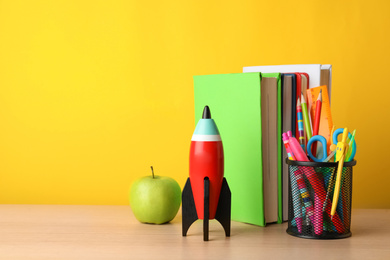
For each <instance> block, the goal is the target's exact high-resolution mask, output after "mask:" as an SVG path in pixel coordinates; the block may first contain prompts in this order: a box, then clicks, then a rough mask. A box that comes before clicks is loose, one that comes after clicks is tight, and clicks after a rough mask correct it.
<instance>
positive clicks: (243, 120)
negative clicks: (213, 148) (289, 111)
mask: <svg viewBox="0 0 390 260" xmlns="http://www.w3.org/2000/svg"><path fill="white" fill-rule="evenodd" d="M263 77H267V78H274V80H272V82H274V83H275V84H276V85H275V87H276V88H277V89H276V93H277V107H278V108H279V107H280V105H281V98H280V93H281V81H280V74H279V73H267V74H263ZM261 82H262V74H261V73H235V74H219V75H204V76H194V91H195V121H196V122H198V120H199V119H200V118H201V114H202V111H203V108H204V106H205V105H208V106H209V107H210V110H211V115H212V118H213V119H214V120H215V122H216V124H217V127H218V129H219V132H220V135H221V138H222V142H223V146H224V159H225V177H226V179H227V181H228V184H229V186H230V189H231V192H232V220H235V221H240V222H245V223H250V224H255V225H260V226H265V224H266V222H267V223H270V222H278V223H281V220H282V218H281V214H282V207H281V205H279V204H280V203H279V201H280V202H281V196H280V199H279V191H280V193H281V181H280V182H279V179H281V178H279V175H281V161H282V159H281V150H278V154H280V155H279V156H277V158H276V160H277V164H278V165H280V167H277V168H278V169H277V174H278V176H277V183H276V184H275V183H274V184H275V185H276V187H275V188H274V189H271V191H272V192H276V194H277V195H276V196H277V201H276V202H275V203H276V204H275V205H273V208H274V209H272V212H274V210H275V212H276V213H275V214H276V219H267V220H266V218H265V205H264V185H268V184H267V183H264V182H263V180H264V179H263V141H262V111H261V100H262V97H261ZM274 83H272V84H274ZM277 114H278V118H277V119H276V120H277V130H278V132H277V135H278V136H281V127H279V126H281V109H277ZM279 139H280V138H278V142H280V143H279V144H280V145H281V144H282V143H281V139H280V140H279ZM280 145H278V147H281V146H280ZM275 149H278V148H277V147H275ZM274 159H275V158H274ZM279 168H280V169H279ZM279 183H280V188H278V186H279ZM267 187H268V186H267ZM275 189H276V190H275ZM267 209H268V207H267ZM270 211H271V209H270Z"/></svg>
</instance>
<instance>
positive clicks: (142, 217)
mask: <svg viewBox="0 0 390 260" xmlns="http://www.w3.org/2000/svg"><path fill="white" fill-rule="evenodd" d="M151 168H152V176H145V177H142V178H139V179H137V180H135V181H134V182H133V184H132V185H131V188H130V207H131V209H132V210H133V213H134V215H135V217H136V218H137V219H138V221H140V222H142V223H153V224H163V223H167V222H169V221H171V220H172V219H173V218H174V217H175V216H176V214H177V212H178V211H179V208H180V203H181V189H180V186H179V184H178V183H177V182H176V181H175V180H174V179H172V178H170V177H163V176H157V175H156V176H155V175H154V172H153V167H151Z"/></svg>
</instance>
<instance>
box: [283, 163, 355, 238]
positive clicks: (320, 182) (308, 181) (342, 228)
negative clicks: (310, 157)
mask: <svg viewBox="0 0 390 260" xmlns="http://www.w3.org/2000/svg"><path fill="white" fill-rule="evenodd" d="M286 162H287V164H288V174H289V196H288V197H289V202H288V228H287V230H286V231H287V233H288V234H290V235H292V236H297V237H301V238H312V239H336V238H346V237H350V236H351V230H350V227H351V205H352V166H354V165H356V161H355V160H354V161H351V162H344V165H343V169H342V175H341V181H340V193H339V198H338V200H337V208H336V212H335V214H334V215H333V217H332V216H331V209H332V202H333V196H334V194H333V193H334V187H335V183H336V175H337V168H338V163H334V162H327V163H317V162H301V161H291V160H289V159H286Z"/></svg>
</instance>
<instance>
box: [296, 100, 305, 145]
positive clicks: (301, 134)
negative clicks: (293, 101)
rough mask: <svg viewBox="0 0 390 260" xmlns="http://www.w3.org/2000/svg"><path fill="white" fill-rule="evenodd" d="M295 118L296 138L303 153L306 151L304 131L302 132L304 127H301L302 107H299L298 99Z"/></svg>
mask: <svg viewBox="0 0 390 260" xmlns="http://www.w3.org/2000/svg"><path fill="white" fill-rule="evenodd" d="M297 117H298V135H297V137H298V140H299V143H300V144H301V146H302V149H303V151H305V150H306V147H305V130H304V126H303V116H302V105H301V102H300V100H299V98H298V100H297Z"/></svg>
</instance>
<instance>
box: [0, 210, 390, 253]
mask: <svg viewBox="0 0 390 260" xmlns="http://www.w3.org/2000/svg"><path fill="white" fill-rule="evenodd" d="M202 227H203V225H202V222H201V221H197V222H195V223H194V224H193V226H191V227H190V229H189V232H188V235H187V237H182V236H181V216H180V213H179V215H178V216H177V217H176V218H175V219H174V220H173V221H172V223H170V224H165V225H148V224H141V223H139V222H138V221H137V220H136V219H135V218H134V216H133V213H132V212H131V209H130V207H128V206H63V205H0V259H7V260H8V259H23V260H26V259H40V260H44V259H272V260H274V259H300V260H301V259H327V260H329V259H364V260H367V259H376V260H377V259H390V210H389V209H386V210H360V209H354V210H353V211H352V226H351V231H352V237H350V238H346V239H339V240H311V239H302V238H297V237H293V236H290V235H288V234H287V233H286V228H287V224H286V223H284V224H281V225H278V224H273V225H268V226H267V227H265V228H263V227H258V226H253V225H248V224H244V223H238V222H232V231H231V232H232V234H231V237H230V238H226V237H225V236H224V231H223V229H222V227H221V226H220V225H219V223H218V222H216V221H215V220H212V221H211V222H210V241H208V242H204V241H203V235H202Z"/></svg>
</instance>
